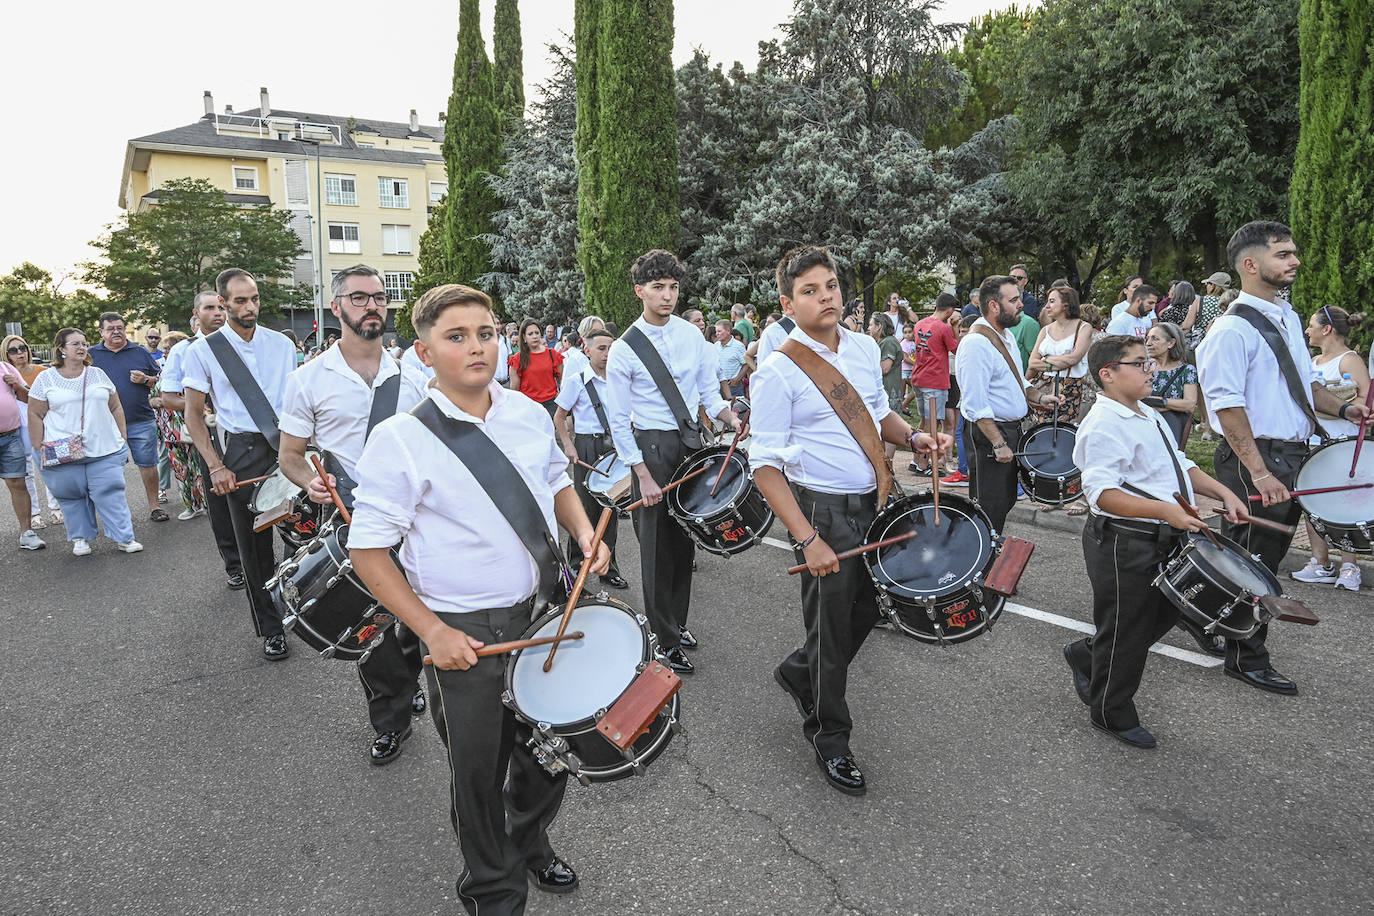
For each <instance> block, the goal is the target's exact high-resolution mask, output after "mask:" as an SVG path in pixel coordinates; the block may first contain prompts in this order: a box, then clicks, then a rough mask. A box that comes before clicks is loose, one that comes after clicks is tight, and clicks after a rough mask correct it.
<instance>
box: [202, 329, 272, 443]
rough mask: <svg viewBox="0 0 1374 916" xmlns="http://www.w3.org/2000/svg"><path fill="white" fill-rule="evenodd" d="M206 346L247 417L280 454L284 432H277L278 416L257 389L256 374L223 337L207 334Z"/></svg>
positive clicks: (259, 388) (265, 397) (259, 387)
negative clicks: (246, 412) (213, 355)
mask: <svg viewBox="0 0 1374 916" xmlns="http://www.w3.org/2000/svg"><path fill="white" fill-rule="evenodd" d="M205 343H206V344H208V345H209V347H210V350H211V351H212V352H213V353H214V354H215V359H216V361H218V362H219V367H220V368H221V369H222V370H224V377H225V378H227V379H228V380H229V384H230V385H231V386H232V387H233V389H234V393H235V394H237V395H238V396H239V400H240V401H242V402H243V406H244V408H245V409H246V410H247V411H248V415H249V416H250V417H252V418H253V423H254V424H255V425H256V426H257V428H258V432H260V433H262V434H263V436H264V437H265V438H266V439H267V444H268V445H270V446H272V451H274V452H275V451H277V450H279V449H280V448H281V431H280V430H278V429H277V412H276V411H275V410H273V409H272V405H271V404H269V403H268V402H267V395H265V394H263V393H262V387H261V386H259V385H258V381H257V379H255V378H253V373H251V372H249V371H248V367H247V366H246V365H244V362H243V357H241V356H239V354H238V351H237V350H235V349H234V345H233V344H231V343H230V342H229V341H227V340H225V339H224V335H223V334H218V333H216V334H207V335H205Z"/></svg>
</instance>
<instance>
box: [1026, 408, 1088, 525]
mask: <svg viewBox="0 0 1374 916" xmlns="http://www.w3.org/2000/svg"><path fill="white" fill-rule="evenodd" d="M1077 441H1078V427H1077V426H1075V425H1073V424H1072V423H1060V424H1059V430H1058V432H1057V433H1056V431H1055V428H1054V424H1053V423H1037V424H1036V425H1035V426H1032V427H1031V428H1030V429H1028V430H1026V432H1025V434H1024V435H1022V436H1021V452H1020V454H1019V455H1018V456H1017V458H1016V475H1017V477H1019V478H1020V480H1021V488H1022V489H1023V490H1025V491H1026V493H1027V494H1028V495H1029V496H1030V497H1031V498H1032V499H1034V500H1035V501H1037V502H1040V503H1044V504H1046V505H1051V506H1062V505H1064V504H1065V503H1068V502H1072V501H1073V500H1075V499H1077V498H1078V495H1079V494H1080V493H1082V492H1083V472H1082V471H1080V470H1079V469H1078V468H1077V467H1076V466H1075V465H1074V463H1073V446H1074V443H1075V442H1077Z"/></svg>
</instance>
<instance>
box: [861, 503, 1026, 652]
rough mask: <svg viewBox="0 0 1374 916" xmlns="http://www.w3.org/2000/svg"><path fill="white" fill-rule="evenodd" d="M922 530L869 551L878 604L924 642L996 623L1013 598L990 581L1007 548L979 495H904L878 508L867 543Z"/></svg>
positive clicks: (960, 636) (962, 636) (959, 636)
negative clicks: (990, 586)
mask: <svg viewBox="0 0 1374 916" xmlns="http://www.w3.org/2000/svg"><path fill="white" fill-rule="evenodd" d="M913 530H914V531H917V532H918V534H917V535H916V537H914V538H911V539H910V540H906V541H902V542H901V543H900V544H893V545H891V546H889V547H883V548H880V549H878V550H871V551H869V552H868V553H866V554H864V555H863V561H864V566H865V567H867V569H868V574H869V576H870V577H871V578H872V579H873V584H874V586H875V587H876V588H877V589H878V606H879V607H881V608H882V611H883V613H884V614H886V615H887V617H888V618H889V619H890V620H891V621H892V623H893V624H894V625H895V626H897V627H898V628H899V629H900V630H901V631H902V632H903V633H905V634H906V635H907V636H910V637H912V638H913V639H919V640H921V641H922V642H940V643H955V642H963V641H964V640H967V639H972V638H973V637H975V636H978V635H981V634H982V633H985V632H987V631H989V630H991V629H992V625H993V623H994V622H995V621H996V620H997V618H998V616H1000V615H1001V613H1002V607H1003V606H1004V605H1005V604H1006V598H1004V597H1003V596H1001V595H998V594H996V593H994V592H991V591H988V590H987V589H984V588H983V582H984V581H985V579H986V577H987V574H988V570H990V569H991V568H992V564H993V562H994V561H995V560H996V559H997V555H998V554H999V553H1000V552H1001V549H1002V548H1001V542H1000V541H999V540H998V539H997V538H996V537H994V536H993V533H992V521H991V520H990V519H989V518H988V516H987V513H986V512H984V511H983V510H982V509H981V508H980V507H979V506H978V503H977V502H975V501H973V500H971V499H966V498H963V497H960V496H954V495H949V494H945V493H941V494H940V526H939V527H938V528H937V527H935V506H934V497H933V496H932V495H931V494H929V493H920V494H916V495H914V496H905V497H903V498H901V499H899V500H897V501H896V502H894V503H892V504H891V505H889V506H887V507H886V508H885V509H883V510H882V511H881V512H879V513H878V516H877V518H875V519H874V520H873V524H872V525H870V526H869V528H868V536H867V538H866V541H867V543H870V544H871V543H873V542H875V541H880V540H885V539H887V538H891V537H897V536H898V535H903V534H906V533H908V532H910V531H913Z"/></svg>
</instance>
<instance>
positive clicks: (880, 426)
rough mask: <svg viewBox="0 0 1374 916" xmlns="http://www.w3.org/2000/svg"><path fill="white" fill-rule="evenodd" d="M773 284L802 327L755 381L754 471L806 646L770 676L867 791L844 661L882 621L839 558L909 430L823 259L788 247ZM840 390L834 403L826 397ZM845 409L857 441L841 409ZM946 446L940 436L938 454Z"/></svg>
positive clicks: (828, 765) (817, 745) (841, 771)
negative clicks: (797, 588) (783, 547)
mask: <svg viewBox="0 0 1374 916" xmlns="http://www.w3.org/2000/svg"><path fill="white" fill-rule="evenodd" d="M777 281H778V292H779V298H780V300H781V302H782V305H783V307H784V309H790V314H791V315H793V316H795V318H796V322H797V326H796V328H795V329H794V330H793V331H792V333H791V334H790V335H789V336H788V338H787V340H785V341H784V342H783V343H782V344H781V345H780V346H779V348H778V350H777V351H776V353H775V355H772V356H770V357H769V358H768V359H767V360H766V361H765V362H764V364H763V365H762V366H760V367H759V371H758V372H757V373H755V374H754V377H753V386H752V390H753V394H754V398H753V417H754V419H755V422H754V423H753V424H752V428H753V440H752V445H751V447H750V450H749V463H750V465H751V467H752V468H753V469H754V480H755V483H756V484H757V485H758V488H759V491H760V492H761V493H762V494H763V496H764V498H765V499H767V500H768V503H769V505H771V506H772V507H773V511H774V512H775V513H776V514H777V517H778V519H779V520H780V521H781V522H782V523H783V524H784V525H786V526H787V531H788V533H789V534H790V535H791V539H792V547H793V550H794V551H796V554H797V558H798V560H799V561H800V562H805V563H806V566H807V568H806V571H805V572H803V573H802V574H801V599H802V619H803V621H804V623H805V626H806V642H805V644H804V645H803V646H802V647H801V648H800V649H797V650H796V651H795V652H793V653H792V654H791V655H789V656H788V657H787V658H786V659H784V660H783V662H782V664H780V665H779V666H778V667H777V669H776V670H775V671H774V672H773V674H774V677H775V678H776V679H777V682H778V684H779V685H780V686H781V687H782V689H783V690H785V691H786V692H787V693H788V695H789V696H791V697H792V699H793V701H794V702H796V704H797V709H798V711H799V712H801V714H802V718H803V722H802V734H803V735H805V736H806V740H807V741H808V742H809V743H810V744H811V747H812V750H813V751H815V754H816V759H817V761H818V763H819V764H820V767H821V769H822V770H823V771H824V772H825V777H826V779H827V780H828V781H829V783H830V785H832V786H834V787H835V788H836V789H838V790H839V791H841V792H844V793H845V794H848V795H863V794H864V792H866V791H867V786H866V783H865V782H864V776H863V773H862V771H860V769H859V767H858V764H857V763H855V761H854V755H853V753H852V752H851V750H850V747H849V732H850V729H851V727H852V723H851V721H850V718H849V706H848V704H847V703H846V701H845V685H846V681H847V678H848V671H849V663H850V662H851V661H853V659H854V656H855V655H856V654H857V653H858V651H859V647H860V646H861V645H863V641H864V639H865V638H866V637H867V636H868V632H869V630H871V629H872V628H873V625H874V623H876V622H877V620H878V604H877V598H876V594H875V592H874V587H873V581H872V580H871V579H870V578H869V576H868V574H867V572H866V571H865V569H864V566H863V560H862V559H861V558H857V557H856V558H851V559H848V560H838V559H836V556H835V555H836V553H837V552H840V551H844V550H848V549H850V548H853V547H856V546H858V545H859V544H860V543H861V542H862V541H863V538H864V536H865V534H866V533H867V532H868V528H869V526H870V525H871V524H872V523H873V519H874V516H875V515H876V514H877V511H878V509H879V508H880V505H879V504H880V503H881V502H882V501H884V500H886V498H887V495H888V490H889V488H890V486H891V482H892V469H891V466H890V465H889V464H888V463H887V460H886V455H885V453H884V451H883V448H882V445H881V443H880V442H879V438H880V437H881V439H882V440H885V441H887V442H893V443H906V442H908V441H910V440H911V439H912V430H911V427H910V426H908V425H907V423H906V421H905V420H903V419H902V418H901V416H900V415H899V414H897V413H895V412H893V411H892V410H891V409H890V408H889V407H888V401H887V395H886V394H885V393H884V391H883V383H882V377H881V375H880V374H879V369H878V346H877V344H876V343H874V342H873V339H872V338H870V337H868V336H867V335H864V334H856V333H854V332H852V331H849V330H846V329H845V328H843V327H841V326H840V324H839V321H840V314H841V311H842V306H843V304H844V302H843V295H842V293H841V290H840V283H839V280H838V279H837V277H836V275H835V262H834V261H833V260H832V258H831V256H830V252H829V251H828V250H826V249H825V248H821V247H819V246H804V247H801V248H796V249H793V250H792V251H790V252H788V253H787V254H786V255H784V256H783V259H782V261H781V262H779V264H778V269H777ZM803 351H804V352H803ZM809 360H819V361H822V362H823V364H824V366H825V367H827V368H828V370H829V372H830V374H831V375H830V377H829V378H824V377H822V376H821V374H820V372H818V371H816V370H814V369H813V370H811V371H805V370H804V369H803V368H802V367H803V365H807V364H808V361H809ZM813 373H815V374H813ZM846 387H847V389H848V391H847V392H845V394H843V395H841V397H840V405H839V407H837V406H835V404H834V403H833V401H832V400H831V398H830V397H828V396H827V395H826V394H823V393H822V392H823V391H835V390H836V389H837V388H838V389H841V390H843V389H845V388H846ZM846 407H849V408H852V411H846V413H848V415H849V416H851V417H854V418H855V420H854V422H855V423H856V425H857V426H858V427H859V430H860V431H859V432H857V433H856V432H854V431H851V428H850V427H849V426H848V424H847V423H846V422H845V421H844V420H842V419H841V416H840V413H838V412H837V411H838V410H842V409H844V408H846ZM860 435H862V436H863V437H864V440H863V441H864V442H865V443H866V446H867V447H865V445H864V444H861V440H860V439H859V438H858V437H859V436H860ZM915 440H916V441H915V446H914V447H915V448H919V449H925V450H926V451H927V452H929V451H931V450H932V446H933V445H934V443H933V441H932V440H931V438H930V437H929V436H927V435H925V434H924V433H922V434H920V435H918V436H916V437H915ZM950 441H951V440H950V438H949V436H941V437H940V447H941V448H943V447H945V446H947V445H949V444H950ZM870 456H871V457H870ZM875 461H876V463H875ZM789 484H790V485H789Z"/></svg>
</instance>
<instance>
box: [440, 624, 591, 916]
mask: <svg viewBox="0 0 1374 916" xmlns="http://www.w3.org/2000/svg"><path fill="white" fill-rule="evenodd" d="M533 604H534V602H533V599H532V598H531V599H527V600H526V601H524V602H522V603H521V604H519V605H516V606H515V607H509V608H499V609H496V610H488V611H475V612H473V613H470V614H453V615H445V616H444V620H445V622H446V623H449V624H450V625H452V626H454V627H455V628H458V629H461V630H462V631H463V632H464V633H467V634H468V635H469V636H471V637H473V638H474V639H480V640H482V641H484V642H486V643H488V644H491V643H494V642H502V641H504V640H508V639H519V638H520V635H521V634H522V633H523V632H524V631H525V630H526V629H527V628H528V626H529V623H530V612H531V610H532V609H533ZM508 658H509V656H505V655H502V656H496V657H488V658H483V659H479V660H478V662H477V664H476V665H474V666H472V667H471V668H469V669H468V670H466V671H444V670H441V669H439V668H436V667H434V666H433V665H426V666H425V678H426V680H428V682H429V695H430V698H431V702H430V707H429V708H430V712H431V715H432V716H433V718H434V726H435V728H436V729H438V731H439V737H440V739H441V740H442V741H443V742H444V747H445V748H447V750H448V758H449V812H450V816H451V818H452V821H453V830H454V832H455V833H456V834H457V835H458V846H459V848H460V849H462V851H463V861H464V864H465V868H464V869H463V874H462V875H461V876H460V877H459V878H458V899H459V900H460V901H462V904H463V906H464V907H465V908H466V909H467V911H468V912H469V913H472V914H474V916H477V914H479V913H480V914H481V916H492V914H519V913H523V912H524V911H525V894H526V890H527V885H526V882H527V878H526V876H525V871H526V869H541V868H543V867H544V866H546V865H548V864H549V862H550V861H551V860H552V859H553V855H554V852H553V847H552V846H551V845H550V844H549V834H548V830H549V825H550V824H552V823H553V819H554V818H555V817H556V816H557V815H558V809H559V806H561V805H562V804H563V790H564V788H565V787H566V786H567V781H568V777H567V774H566V773H564V774H562V775H560V776H556V777H555V776H550V775H549V774H548V773H546V772H545V771H544V769H543V767H541V766H540V765H539V764H538V763H537V762H536V761H535V759H534V756H533V754H531V753H530V750H529V748H528V747H526V745H525V741H526V740H527V739H528V737H529V731H528V729H527V728H526V727H525V726H524V725H522V724H520V723H519V722H518V721H517V719H516V718H515V713H513V712H511V711H510V709H508V708H507V707H505V706H504V705H502V703H501V692H502V691H503V690H504V689H505V676H506V664H507V661H506V660H507V659H508ZM507 777H509V778H507Z"/></svg>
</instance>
